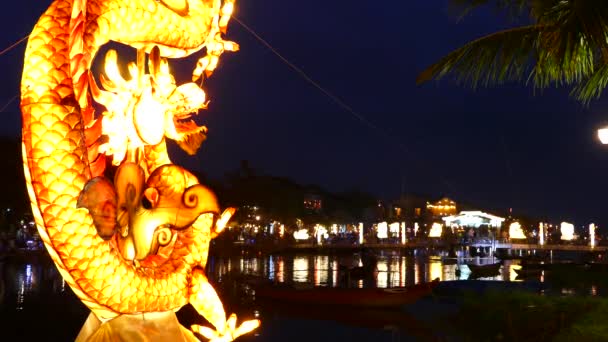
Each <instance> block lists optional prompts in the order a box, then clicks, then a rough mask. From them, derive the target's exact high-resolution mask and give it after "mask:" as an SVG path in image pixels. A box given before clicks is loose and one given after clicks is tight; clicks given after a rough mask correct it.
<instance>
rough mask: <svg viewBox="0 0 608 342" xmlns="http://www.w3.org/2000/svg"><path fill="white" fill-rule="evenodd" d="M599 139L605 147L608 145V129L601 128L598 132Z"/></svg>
mask: <svg viewBox="0 0 608 342" xmlns="http://www.w3.org/2000/svg"><path fill="white" fill-rule="evenodd" d="M597 137H598V138H599V139H600V142H601V143H602V144H604V145H606V144H608V127H604V128H600V129H598V130H597Z"/></svg>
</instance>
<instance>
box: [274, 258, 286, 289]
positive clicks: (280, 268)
mask: <svg viewBox="0 0 608 342" xmlns="http://www.w3.org/2000/svg"><path fill="white" fill-rule="evenodd" d="M278 259H279V260H278V262H277V273H276V274H277V278H276V279H277V281H278V282H279V283H284V282H285V261H284V260H283V258H282V257H279V258H278Z"/></svg>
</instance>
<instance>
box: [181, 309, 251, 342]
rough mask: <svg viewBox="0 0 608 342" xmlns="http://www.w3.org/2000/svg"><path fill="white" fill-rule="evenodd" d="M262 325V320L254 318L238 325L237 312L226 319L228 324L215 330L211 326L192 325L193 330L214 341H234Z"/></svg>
mask: <svg viewBox="0 0 608 342" xmlns="http://www.w3.org/2000/svg"><path fill="white" fill-rule="evenodd" d="M259 326H260V320H258V319H252V320H248V321H245V322H243V323H241V325H239V326H238V327H237V326H236V314H232V315H230V317H229V318H228V320H226V326H224V327H216V328H218V330H213V329H211V328H209V327H204V326H201V325H196V324H195V325H192V327H191V328H192V331H193V332H195V333H197V334H200V335H202V336H204V337H205V338H207V339H208V340H209V341H213V342H228V341H234V340H235V339H236V338H238V337H239V336H241V335H245V334H247V333H249V332H251V331H253V330H255V329H256V328H257V327H259Z"/></svg>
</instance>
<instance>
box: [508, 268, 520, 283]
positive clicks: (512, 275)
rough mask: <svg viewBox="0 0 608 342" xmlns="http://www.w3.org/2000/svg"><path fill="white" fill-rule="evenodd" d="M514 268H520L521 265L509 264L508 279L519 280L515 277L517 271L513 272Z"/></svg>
mask: <svg viewBox="0 0 608 342" xmlns="http://www.w3.org/2000/svg"><path fill="white" fill-rule="evenodd" d="M515 270H521V265H514V264H511V265H509V280H510V281H520V279H517V272H515Z"/></svg>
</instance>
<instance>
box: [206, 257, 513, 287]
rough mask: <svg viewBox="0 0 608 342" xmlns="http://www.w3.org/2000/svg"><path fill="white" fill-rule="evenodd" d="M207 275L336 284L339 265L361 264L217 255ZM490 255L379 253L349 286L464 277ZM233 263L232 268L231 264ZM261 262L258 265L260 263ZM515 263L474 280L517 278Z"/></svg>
mask: <svg viewBox="0 0 608 342" xmlns="http://www.w3.org/2000/svg"><path fill="white" fill-rule="evenodd" d="M212 262H213V263H214V265H215V266H214V267H211V268H209V271H210V272H209V273H210V274H209V275H208V276H209V278H211V279H216V280H218V279H221V278H222V277H224V276H226V275H228V274H230V273H237V274H244V275H252V276H257V277H263V278H266V279H268V280H270V281H273V282H276V283H286V282H292V283H296V284H298V283H299V284H310V285H314V286H326V287H340V286H344V285H346V284H345V283H344V282H345V279H343V278H344V277H343V272H340V271H339V270H340V267H341V266H342V268H351V267H355V266H358V265H361V257H360V256H359V255H358V254H355V255H348V256H344V255H311V254H296V255H278V256H277V255H275V256H259V255H255V256H238V257H233V258H218V259H215V260H213V261H212ZM494 262H496V260H495V259H493V258H480V257H476V258H463V257H461V258H456V259H449V260H448V259H445V258H442V257H440V256H431V257H428V256H424V255H422V256H412V255H401V254H399V253H382V252H381V253H379V255H378V263H377V272H376V273H375V274H374V277H373V281H372V282H369V283H368V282H363V281H360V280H359V279H357V280H356V281H355V280H353V281H352V283H351V284H348V285H350V286H360V287H378V288H391V287H402V286H409V285H414V284H419V283H424V282H430V281H432V280H434V279H439V280H441V281H449V280H466V279H469V278H470V277H471V276H472V275H471V271H470V269H469V268H468V267H467V264H471V263H472V264H480V265H483V264H492V263H494ZM234 265H236V267H234ZM260 265H262V266H260ZM520 267H521V266H520V265H518V264H517V262H515V263H513V262H511V261H509V260H506V261H505V262H504V263H503V265H502V266H501V268H500V271H499V273H498V274H496V275H493V276H490V277H482V278H477V279H484V280H503V281H521V279H518V278H517V273H516V272H515V269H518V268H520Z"/></svg>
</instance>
